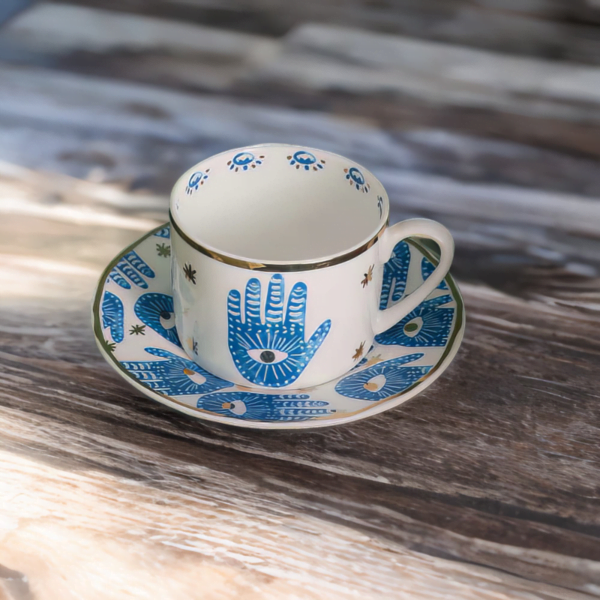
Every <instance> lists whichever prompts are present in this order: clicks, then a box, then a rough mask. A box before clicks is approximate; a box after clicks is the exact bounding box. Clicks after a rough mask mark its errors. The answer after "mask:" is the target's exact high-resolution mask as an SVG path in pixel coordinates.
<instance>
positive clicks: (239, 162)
mask: <svg viewBox="0 0 600 600" xmlns="http://www.w3.org/2000/svg"><path fill="white" fill-rule="evenodd" d="M264 158H265V157H264V154H261V155H260V156H254V154H252V152H238V153H237V154H236V155H235V156H234V157H233V158H232V159H231V160H230V161H227V164H228V165H229V170H230V171H234V172H235V173H237V172H238V171H240V170H242V171H247V170H248V169H255V168H256V167H257V166H259V165H262V164H263V162H264Z"/></svg>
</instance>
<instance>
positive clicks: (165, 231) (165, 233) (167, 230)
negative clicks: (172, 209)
mask: <svg viewBox="0 0 600 600" xmlns="http://www.w3.org/2000/svg"><path fill="white" fill-rule="evenodd" d="M154 235H155V236H157V237H161V238H167V239H170V238H171V226H170V225H165V226H164V227H163V228H162V229H159V230H158V231H157V232H156V233H155V234H154Z"/></svg>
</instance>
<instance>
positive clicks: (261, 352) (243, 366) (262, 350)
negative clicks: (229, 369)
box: [227, 274, 331, 387]
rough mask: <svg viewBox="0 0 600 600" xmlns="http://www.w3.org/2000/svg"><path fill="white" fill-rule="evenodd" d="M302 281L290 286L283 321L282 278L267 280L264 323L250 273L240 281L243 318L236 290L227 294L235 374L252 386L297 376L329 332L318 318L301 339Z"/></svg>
mask: <svg viewBox="0 0 600 600" xmlns="http://www.w3.org/2000/svg"><path fill="white" fill-rule="evenodd" d="M307 295H308V291H307V288H306V284H305V283H302V282H299V283H296V284H295V285H294V287H293V288H292V292H291V294H290V297H289V300H288V304H287V313H286V315H285V320H284V299H285V287H284V279H283V276H282V275H280V274H276V275H273V277H271V281H270V283H269V290H268V293H267V304H266V312H265V323H263V322H262V320H261V314H260V313H261V310H260V308H261V285H260V281H259V280H258V279H256V278H252V279H250V280H249V281H248V283H247V285H246V296H245V301H244V304H245V319H244V320H243V321H242V308H241V294H240V292H239V291H238V290H231V291H230V292H229V296H228V299H227V314H228V324H229V351H230V352H231V356H232V358H233V361H234V363H235V366H236V367H237V370H238V371H239V372H240V374H241V375H242V376H243V377H244V378H245V379H247V380H248V381H251V382H252V383H254V384H256V385H264V386H268V387H281V386H284V385H289V384H290V383H293V382H294V381H296V379H298V377H299V376H300V374H301V373H302V372H303V371H304V369H305V368H306V365H307V364H308V363H309V362H310V360H311V359H312V357H313V356H314V354H315V352H316V351H317V350H318V349H319V347H320V346H321V344H322V342H323V340H324V339H325V337H326V336H327V334H328V333H329V329H330V327H331V321H330V320H329V319H328V320H326V321H324V322H323V323H321V325H320V326H319V327H318V328H317V330H316V331H315V332H314V333H313V335H312V336H311V338H310V339H309V340H308V342H306V341H305V331H304V320H305V315H306V299H307Z"/></svg>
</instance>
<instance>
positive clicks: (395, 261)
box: [379, 242, 410, 310]
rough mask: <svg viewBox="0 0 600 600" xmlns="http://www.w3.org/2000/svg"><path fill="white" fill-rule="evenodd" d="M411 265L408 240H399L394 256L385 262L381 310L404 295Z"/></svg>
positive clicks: (380, 301) (380, 302)
mask: <svg viewBox="0 0 600 600" xmlns="http://www.w3.org/2000/svg"><path fill="white" fill-rule="evenodd" d="M409 265H410V248H409V247H408V244H407V243H406V242H398V243H397V244H396V246H395V247H394V251H393V252H392V257H391V258H390V260H388V261H387V262H386V263H385V266H384V268H383V283H382V285H381V298H380V300H379V309H380V310H385V309H386V308H389V307H390V306H392V304H395V303H396V302H398V300H400V298H402V296H403V295H404V290H405V289H406V278H407V277H408V267H409ZM390 294H391V297H390Z"/></svg>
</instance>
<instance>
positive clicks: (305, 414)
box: [93, 225, 465, 429]
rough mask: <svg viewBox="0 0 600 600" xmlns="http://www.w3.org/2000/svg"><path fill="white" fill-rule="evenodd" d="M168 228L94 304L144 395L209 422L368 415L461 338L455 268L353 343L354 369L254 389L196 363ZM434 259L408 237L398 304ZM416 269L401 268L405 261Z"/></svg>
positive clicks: (114, 352) (414, 390)
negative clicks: (176, 309)
mask: <svg viewBox="0 0 600 600" xmlns="http://www.w3.org/2000/svg"><path fill="white" fill-rule="evenodd" d="M170 255H171V240H170V227H169V226H168V225H167V226H164V227H159V228H157V229H155V230H153V231H151V232H149V233H148V234H146V235H145V236H143V237H142V238H141V239H140V240H138V241H137V242H135V243H134V244H132V245H131V246H129V248H126V249H125V250H123V251H122V252H121V253H119V255H118V256H117V257H116V258H115V259H114V260H113V261H111V263H110V264H109V265H108V266H107V268H106V270H105V271H104V273H103V275H102V277H101V279H100V282H99V284H98V288H97V291H96V296H95V300H94V305H93V322H94V335H95V338H96V342H97V344H98V347H99V348H100V351H101V352H102V355H103V356H104V358H105V359H106V360H107V361H108V363H109V364H110V365H111V366H112V367H113V368H114V369H115V370H116V371H117V372H118V373H119V374H120V375H121V376H122V377H124V378H125V380H126V381H127V382H128V383H130V384H131V385H133V386H134V387H135V388H136V389H137V390H138V391H140V392H142V393H143V394H145V395H146V396H148V397H150V398H152V399H153V400H157V401H158V402H161V403H163V404H165V405H167V406H169V407H171V408H174V409H176V410H178V411H181V412H183V413H186V414H188V415H191V416H193V417H197V418H199V419H205V420H209V421H216V422H219V423H225V424H229V425H234V426H238V427H249V428H258V429H303V428H312V427H328V426H332V425H340V424H343V423H349V422H351V421H356V420H359V419H364V418H365V417H369V416H371V415H374V414H377V413H380V412H383V411H386V410H388V409H390V408H393V407H395V406H398V405H399V404H401V403H403V402H405V401H406V400H409V399H410V398H413V397H414V396H416V395H417V394H419V393H420V392H422V391H423V390H424V389H425V388H427V387H428V386H429V385H431V384H432V383H433V382H434V381H435V380H436V379H437V378H438V377H439V376H440V375H441V374H442V373H443V372H444V371H445V370H446V369H447V368H448V366H449V365H450V363H451V362H452V360H453V359H454V356H455V355H456V352H457V350H458V348H459V346H460V342H461V340H462V336H463V331H464V325H465V312H464V306H463V301H462V298H461V295H460V291H459V290H458V287H457V285H456V283H455V282H454V280H453V279H452V277H451V276H450V274H448V275H447V276H446V278H445V279H444V281H443V282H442V283H441V284H440V285H439V286H438V287H437V288H436V289H435V290H434V291H433V292H432V293H431V294H430V295H429V297H428V298H427V299H426V300H424V301H423V302H422V303H421V304H420V305H419V306H418V307H417V308H415V309H414V310H413V311H411V312H410V313H409V314H408V315H406V316H405V317H404V318H403V319H402V320H400V321H398V322H397V323H395V324H394V325H393V326H392V327H391V328H390V329H389V330H387V331H385V332H383V333H381V334H379V335H377V336H376V338H375V342H374V344H373V347H372V348H370V349H369V347H368V346H366V345H363V344H362V343H361V344H360V345H358V346H357V347H356V349H355V354H356V366H355V367H354V368H353V369H352V370H351V371H350V372H349V373H346V374H344V375H343V376H341V377H339V378H337V379H335V380H333V381H329V382H327V383H324V384H322V385H319V386H314V387H309V388H306V387H305V388H298V389H291V390H278V389H269V388H262V389H260V390H256V389H250V388H249V387H247V386H242V385H237V384H235V383H233V382H232V381H227V380H224V379H221V378H219V377H217V376H215V375H214V374H213V373H211V372H209V371H207V370H206V369H203V368H202V367H200V366H198V365H197V364H196V363H195V362H192V361H191V360H190V359H189V357H188V355H187V354H186V352H185V351H184V348H185V349H186V350H187V352H188V353H189V354H192V355H193V354H194V348H195V345H197V344H198V340H194V339H192V338H184V337H183V336H181V337H180V335H179V334H178V332H177V328H176V327H175V318H174V314H173V298H172V294H171V282H170V264H169V263H170ZM435 263H436V259H435V257H433V256H432V255H431V254H430V253H429V252H428V251H427V250H426V249H425V248H424V247H422V246H421V245H420V244H419V243H418V242H417V241H415V240H408V242H400V243H399V244H398V246H397V247H396V248H395V249H394V254H393V257H392V259H391V260H390V261H389V262H388V264H387V265H386V268H385V272H386V273H388V274H390V273H393V274H394V279H393V288H394V291H393V292H392V293H391V294H387V293H386V291H385V290H382V297H383V299H384V301H386V302H392V303H393V302H395V301H397V300H400V299H401V298H402V297H403V296H404V295H406V294H410V293H411V291H412V290H414V289H416V288H417V287H419V286H420V285H421V284H422V282H423V280H425V279H427V278H428V277H429V276H430V273H431V271H433V265H434V264H435ZM405 264H406V265H408V268H402V269H400V270H398V268H397V267H398V266H401V265H405Z"/></svg>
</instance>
